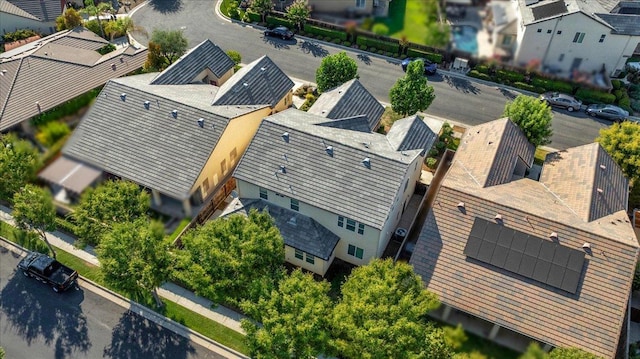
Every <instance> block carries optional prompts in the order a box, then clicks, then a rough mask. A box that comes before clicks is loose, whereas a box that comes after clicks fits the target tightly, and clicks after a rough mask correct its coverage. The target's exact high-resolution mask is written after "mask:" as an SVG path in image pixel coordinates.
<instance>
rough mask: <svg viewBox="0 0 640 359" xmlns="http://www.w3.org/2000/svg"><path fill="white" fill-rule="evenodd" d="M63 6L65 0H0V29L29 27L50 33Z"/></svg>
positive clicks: (11, 30) (43, 32) (6, 30)
mask: <svg viewBox="0 0 640 359" xmlns="http://www.w3.org/2000/svg"><path fill="white" fill-rule="evenodd" d="M64 7H65V1H60V0H42V1H34V0H0V31H1V32H2V33H3V34H4V33H7V32H13V31H16V30H20V29H31V30H35V31H38V32H40V33H42V34H52V33H54V32H55V31H56V30H55V27H56V17H58V16H60V15H61V14H62V12H63V10H64Z"/></svg>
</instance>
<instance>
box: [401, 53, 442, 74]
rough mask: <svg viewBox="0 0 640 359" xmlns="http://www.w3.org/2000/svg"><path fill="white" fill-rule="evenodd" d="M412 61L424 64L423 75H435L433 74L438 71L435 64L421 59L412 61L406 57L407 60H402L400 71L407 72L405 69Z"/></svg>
mask: <svg viewBox="0 0 640 359" xmlns="http://www.w3.org/2000/svg"><path fill="white" fill-rule="evenodd" d="M413 61H422V63H423V64H424V74H425V75H435V73H436V71H437V69H438V66H437V65H436V64H435V63H433V62H431V61H430V60H427V59H422V58H415V59H413V58H410V57H408V58H406V59H404V60H402V63H401V65H402V71H404V72H407V67H408V66H409V64H410V63H411V62H413Z"/></svg>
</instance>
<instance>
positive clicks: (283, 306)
mask: <svg viewBox="0 0 640 359" xmlns="http://www.w3.org/2000/svg"><path fill="white" fill-rule="evenodd" d="M329 288H330V286H329V283H327V282H326V281H322V282H319V281H316V280H315V279H314V278H313V276H312V275H310V274H304V273H302V271H301V270H299V269H297V270H295V271H293V273H291V275H289V276H287V277H286V278H285V279H283V280H281V281H280V283H278V289H277V290H273V291H272V292H271V295H270V296H269V297H268V298H261V299H260V301H259V302H258V303H257V304H255V305H249V306H248V307H249V308H247V309H248V310H247V312H248V313H250V314H251V316H252V317H253V318H255V319H256V320H257V321H259V322H260V323H262V326H258V325H256V324H255V322H253V321H250V320H246V319H245V320H243V321H242V328H243V329H244V330H245V331H246V333H247V337H246V342H247V346H248V347H249V355H250V356H251V357H252V358H257V359H259V358H314V357H317V356H318V355H319V354H324V353H326V349H327V344H328V341H329V326H328V325H329V322H328V317H329V313H330V312H331V309H330V308H331V305H332V303H331V300H330V299H329Z"/></svg>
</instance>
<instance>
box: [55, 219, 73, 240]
mask: <svg viewBox="0 0 640 359" xmlns="http://www.w3.org/2000/svg"><path fill="white" fill-rule="evenodd" d="M56 227H58V230H59V231H62V232H66V233H68V234H71V235H73V236H76V235H77V234H76V233H77V231H78V226H76V225H75V224H74V223H71V222H70V221H69V220H68V219H66V218H61V217H56Z"/></svg>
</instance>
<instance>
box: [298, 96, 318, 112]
mask: <svg viewBox="0 0 640 359" xmlns="http://www.w3.org/2000/svg"><path fill="white" fill-rule="evenodd" d="M315 102H316V97H315V96H314V95H313V94H311V93H309V94H307V96H306V100H305V101H304V103H303V104H302V106H300V110H301V111H308V110H309V108H311V106H313V104H314V103H315Z"/></svg>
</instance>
